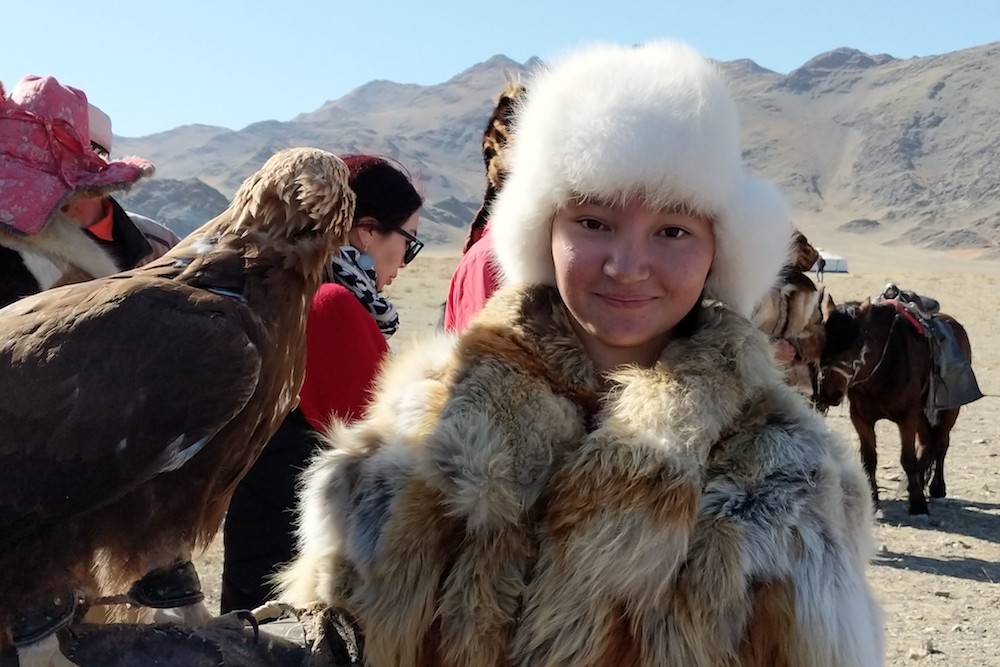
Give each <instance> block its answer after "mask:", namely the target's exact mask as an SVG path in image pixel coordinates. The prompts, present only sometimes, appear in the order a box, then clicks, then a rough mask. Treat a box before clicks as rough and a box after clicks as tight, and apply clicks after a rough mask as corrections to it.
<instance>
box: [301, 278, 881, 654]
mask: <svg viewBox="0 0 1000 667" xmlns="http://www.w3.org/2000/svg"><path fill="white" fill-rule="evenodd" d="M379 383H380V384H379V388H378V391H377V394H376V398H375V400H374V403H373V405H372V407H371V409H370V411H369V413H368V416H367V418H366V419H365V420H363V421H361V422H358V423H356V424H355V425H353V426H351V427H339V428H335V429H333V430H331V431H330V432H329V433H328V440H329V448H328V449H326V450H325V451H324V452H322V453H321V454H320V455H319V456H318V457H317V458H316V459H315V460H314V461H313V463H312V464H311V465H310V467H309V469H308V471H307V472H306V474H305V478H304V479H305V481H304V489H303V496H302V507H301V516H300V527H299V549H300V555H299V556H298V557H297V559H296V560H295V561H293V563H292V564H291V565H290V566H289V567H288V569H287V570H286V571H285V572H284V573H283V574H282V588H283V596H284V599H285V600H286V601H288V602H291V603H292V604H295V605H298V606H308V605H312V604H322V605H330V606H335V607H339V608H343V609H345V610H346V611H348V612H349V613H350V614H352V615H353V616H354V617H355V618H356V619H357V620H358V622H359V624H360V625H361V627H362V628H363V630H364V633H365V653H366V660H367V663H368V664H370V665H373V666H375V667H383V666H390V665H393V666H396V665H407V666H409V665H427V666H430V665H447V666H459V665H461V666H463V667H494V666H500V665H518V666H525V667H527V666H531V667H548V666H555V665H566V666H569V665H572V666H574V667H598V666H608V667H610V666H612V665H615V666H617V665H638V666H646V665H648V666H650V667H653V666H658V667H663V666H676V667H700V666H705V667H708V666H732V667H736V666H740V667H749V666H751V665H753V666H758V667H764V666H771V667H773V666H785V667H792V666H794V667H834V666H837V667H848V666H849V667H859V666H865V667H866V666H869V665H879V664H881V659H882V639H881V634H882V631H881V628H882V622H881V618H880V615H879V610H878V607H877V605H876V603H875V602H874V601H873V599H872V596H871V594H870V592H869V589H868V586H867V584H866V580H865V570H866V567H867V564H868V560H869V557H870V554H871V550H872V539H871V522H872V509H871V499H870V494H869V491H868V484H867V482H866V480H865V477H864V474H863V473H862V471H861V467H860V464H859V463H858V461H857V455H856V454H855V453H852V452H850V451H848V450H847V449H846V448H844V447H843V446H842V445H841V444H840V443H839V442H837V441H836V439H835V438H834V437H833V436H832V435H831V433H830V432H829V431H828V430H827V428H826V427H825V425H824V424H823V422H822V420H821V419H820V418H819V417H818V416H817V415H815V414H814V413H813V412H811V411H810V410H809V409H808V408H807V407H806V405H805V403H804V402H803V400H802V399H801V398H800V397H799V396H797V395H796V394H795V393H794V392H793V391H792V390H790V389H789V388H788V387H786V386H785V385H784V384H783V383H782V381H781V376H780V373H779V371H777V370H776V368H775V365H774V361H773V357H772V353H771V350H770V347H769V345H768V343H767V340H766V338H765V337H764V336H763V335H762V334H761V333H760V332H758V331H757V330H755V329H754V328H753V326H752V325H751V324H750V323H749V322H748V321H747V320H746V319H744V318H743V317H740V316H739V315H737V314H735V313H734V312H732V311H730V310H728V309H727V308H726V307H724V306H721V305H717V304H706V305H705V307H704V308H703V311H702V313H701V315H700V322H699V324H698V328H697V330H696V332H695V333H694V334H693V335H692V336H691V337H690V338H685V339H677V340H674V341H673V342H671V343H670V344H669V345H668V346H667V347H666V349H665V350H664V352H663V353H662V356H661V358H660V360H659V362H658V363H657V364H656V365H655V366H654V367H653V368H650V369H642V368H628V369H624V370H620V371H618V372H617V373H616V374H615V375H614V376H612V377H611V378H609V379H608V380H607V381H606V382H604V383H602V382H601V381H600V380H599V379H598V377H597V375H596V374H595V371H594V368H593V366H592V365H591V364H590V362H589V360H588V357H587V356H586V355H585V353H584V352H583V349H582V347H581V345H580V343H579V341H578V339H577V338H576V336H575V334H574V333H573V330H572V328H571V326H570V324H569V320H568V315H567V313H566V310H565V307H564V306H563V305H562V303H561V301H560V299H559V296H558V294H557V292H556V291H555V289H554V288H552V287H529V288H522V289H515V290H511V289H508V290H505V291H501V292H499V293H498V294H497V295H496V296H495V297H494V299H493V300H492V301H491V302H490V303H489V304H488V305H487V308H486V310H484V311H483V313H482V314H481V316H480V317H479V318H477V319H476V320H474V322H473V324H472V326H471V327H470V329H469V330H468V331H467V333H466V334H465V335H464V336H462V337H461V338H459V339H444V338H442V339H440V340H438V341H437V342H436V344H433V345H427V346H422V347H420V348H418V349H416V350H414V351H413V353H412V354H409V355H405V354H404V355H403V356H401V357H399V358H397V359H396V360H394V361H393V362H392V363H390V365H389V366H388V367H387V368H386V369H385V370H384V372H383V374H382V376H381V379H380V381H379Z"/></svg>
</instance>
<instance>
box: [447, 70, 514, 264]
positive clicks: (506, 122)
mask: <svg viewBox="0 0 1000 667" xmlns="http://www.w3.org/2000/svg"><path fill="white" fill-rule="evenodd" d="M523 97H524V85H523V84H521V82H520V81H516V80H509V81H507V84H506V85H505V86H504V89H503V91H501V92H500V97H499V99H497V104H496V107H495V108H494V109H493V113H492V114H491V115H490V119H489V121H488V122H487V123H486V129H484V130H483V164H484V166H485V167H486V192H484V193H483V203H482V204H481V205H480V206H479V210H478V211H477V212H476V217H475V218H474V219H473V220H472V224H471V225H470V226H469V235H468V238H466V240H465V246H464V247H463V249H462V252H465V251H467V250H468V249H469V248H471V247H472V246H473V245H474V244H475V243H476V241H478V240H479V237H480V236H482V234H483V230H484V229H485V228H486V223H487V222H488V220H489V209H490V205H491V204H492V203H493V200H494V199H495V198H496V196H497V192H498V191H499V190H500V186H502V185H503V182H504V179H505V178H506V176H507V163H506V161H505V160H504V153H505V152H506V148H507V142H508V141H510V137H511V133H512V129H511V124H512V123H513V121H514V112H515V111H516V110H517V105H518V104H520V103H521V102H522V101H523Z"/></svg>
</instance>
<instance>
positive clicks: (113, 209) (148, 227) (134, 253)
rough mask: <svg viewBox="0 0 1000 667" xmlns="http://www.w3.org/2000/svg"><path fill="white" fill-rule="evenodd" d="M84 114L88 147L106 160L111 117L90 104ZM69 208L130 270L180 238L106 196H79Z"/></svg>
mask: <svg viewBox="0 0 1000 667" xmlns="http://www.w3.org/2000/svg"><path fill="white" fill-rule="evenodd" d="M87 115H88V118H89V125H90V146H91V148H93V149H94V152H95V153H97V154H98V155H99V156H101V157H102V158H104V159H105V160H110V159H111V150H112V140H113V134H112V133H111V118H110V117H109V116H108V115H107V114H106V113H104V112H103V111H101V109H99V108H98V107H96V106H94V105H93V104H88V105H87ZM71 211H72V215H73V216H74V217H75V218H77V220H79V221H80V224H81V225H83V227H84V229H85V230H86V231H87V233H88V234H90V235H91V236H92V237H93V238H94V239H95V240H96V241H97V242H98V243H100V244H101V245H102V246H104V247H105V248H106V249H107V250H108V251H109V252H111V254H112V255H114V256H115V257H116V258H117V260H118V264H119V265H120V266H122V267H127V268H130V269H131V268H136V267H139V266H142V265H143V264H148V263H149V262H151V261H153V260H154V259H156V258H158V257H161V256H162V255H163V254H164V253H166V252H167V251H168V250H170V249H171V248H172V247H174V246H175V245H177V243H178V242H179V241H180V237H178V236H177V234H175V233H174V232H173V231H172V230H170V229H169V228H168V227H166V226H165V225H162V224H160V223H158V222H156V221H155V220H152V219H151V218H147V217H146V216H144V215H139V214H138V213H133V212H131V211H126V210H125V209H123V208H122V206H121V205H120V204H119V203H118V202H117V201H116V200H115V199H114V197H111V196H110V195H106V196H104V197H90V198H84V199H80V200H78V201H77V202H76V204H75V206H74V207H73V208H72V209H71ZM136 232H138V234H136Z"/></svg>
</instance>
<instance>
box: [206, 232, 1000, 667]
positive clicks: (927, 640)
mask: <svg viewBox="0 0 1000 667" xmlns="http://www.w3.org/2000/svg"><path fill="white" fill-rule="evenodd" d="M804 231H805V232H806V233H807V235H810V237H812V231H813V230H811V229H810V228H809V227H808V226H806V227H804ZM820 236H822V235H820ZM863 242H865V240H864V239H860V238H858V237H855V236H852V235H849V234H844V235H837V234H833V235H828V236H827V237H826V238H823V242H822V243H818V245H821V246H828V247H829V248H830V249H831V250H834V251H835V252H838V253H839V254H842V255H845V256H846V257H848V259H849V261H850V269H851V273H849V274H847V275H835V274H827V276H826V279H825V283H826V286H827V289H828V290H829V291H830V292H831V294H832V295H833V297H834V299H835V300H838V301H842V300H850V299H858V298H863V297H864V296H866V295H875V294H877V293H878V292H880V291H881V288H882V287H883V286H884V285H885V283H886V282H889V281H893V282H896V283H897V284H899V285H901V286H903V287H906V288H910V289H914V290H916V291H918V292H921V293H926V294H928V295H930V296H933V297H935V298H937V299H938V300H939V301H940V302H941V304H942V309H943V310H944V311H945V312H947V313H949V314H951V315H953V316H955V317H956V318H957V319H958V320H959V321H961V322H962V323H963V324H964V325H965V327H966V328H967V330H968V332H969V336H970V338H971V340H972V346H973V350H974V352H973V354H974V360H973V365H974V368H975V370H976V373H977V376H978V379H979V383H980V386H981V387H982V390H983V391H984V392H985V393H986V394H989V395H990V396H988V397H987V398H984V399H982V400H980V401H978V402H977V403H974V404H972V405H970V406H967V407H966V408H964V409H963V411H962V414H961V416H960V417H959V420H958V424H957V425H956V427H955V429H954V430H953V431H952V440H951V444H952V447H951V450H950V454H949V458H948V463H947V464H946V473H947V475H946V476H947V482H948V496H949V497H948V498H947V499H944V500H942V501H935V502H933V503H932V505H931V512H932V514H931V516H930V518H929V519H923V520H913V519H911V518H909V517H908V516H907V514H906V503H905V490H903V489H901V488H900V480H901V479H903V475H902V469H901V468H900V466H899V463H898V460H899V441H898V435H897V434H896V432H895V427H894V426H892V425H891V424H888V423H885V422H883V423H882V424H880V427H879V443H880V445H879V450H878V451H879V455H880V465H879V481H880V486H882V487H883V491H882V498H883V509H884V516H883V518H882V519H881V520H880V521H879V523H878V525H877V526H876V539H877V544H878V553H877V554H876V556H875V558H874V561H873V564H872V568H871V580H872V582H873V586H874V588H875V590H876V592H877V594H878V596H879V598H880V599H881V601H882V603H883V605H884V608H885V628H886V636H887V645H886V665H890V666H902V665H914V664H934V665H948V666H949V667H973V666H975V667H981V666H993V665H995V666H1000V629H998V628H1000V458H998V455H1000V426H998V425H997V424H998V419H997V417H996V415H997V414H998V413H1000V400H998V399H997V395H1000V308H998V305H1000V296H998V294H1000V262H984V261H973V260H971V259H969V258H968V256H961V255H945V254H942V253H931V252H924V251H920V250H914V249H905V250H902V249H898V248H888V247H885V246H876V247H866V246H864V245H862V243H863ZM456 262H457V252H455V251H449V250H443V249H434V248H428V249H427V250H425V252H424V253H423V254H422V255H421V256H420V258H419V259H418V260H417V261H416V262H414V264H413V265H412V266H411V267H410V268H408V269H406V270H405V271H403V272H401V274H400V276H399V277H398V278H397V282H396V284H395V285H393V286H391V288H390V290H389V293H390V296H391V297H392V298H393V299H394V301H395V303H396V305H397V307H398V308H399V310H400V316H401V319H402V329H401V332H400V334H398V335H397V337H396V339H395V340H394V346H398V345H402V344H406V342H407V341H406V339H407V338H412V337H413V336H414V335H419V334H423V333H426V332H428V331H431V330H432V329H433V327H434V325H435V323H436V321H437V318H438V315H439V310H438V309H439V305H440V303H441V302H442V300H443V299H444V295H445V293H446V289H447V283H448V278H449V277H450V274H451V270H452V268H453V267H454V265H455V263H456ZM827 419H828V422H829V424H830V425H831V427H832V428H833V429H834V430H835V431H836V432H837V433H839V434H841V435H842V436H843V437H845V438H847V439H848V440H849V441H850V442H852V443H855V446H856V437H855V435H854V433H853V430H852V428H851V425H850V422H849V420H848V418H847V411H846V408H833V409H832V410H831V411H830V413H829V415H828V417H827ZM219 562H220V555H219V548H218V545H214V546H213V548H212V549H210V550H209V552H208V553H207V554H205V555H204V556H203V558H202V559H201V561H200V562H199V571H200V572H201V575H202V581H203V583H204V584H205V586H206V590H207V593H208V595H209V598H210V603H211V604H213V605H215V604H216V603H217V600H218V577H219Z"/></svg>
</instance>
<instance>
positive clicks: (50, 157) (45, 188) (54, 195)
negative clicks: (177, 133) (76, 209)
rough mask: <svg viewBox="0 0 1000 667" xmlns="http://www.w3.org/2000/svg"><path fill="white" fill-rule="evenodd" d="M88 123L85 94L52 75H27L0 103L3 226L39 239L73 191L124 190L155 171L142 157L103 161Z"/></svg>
mask: <svg viewBox="0 0 1000 667" xmlns="http://www.w3.org/2000/svg"><path fill="white" fill-rule="evenodd" d="M88 123H89V116H88V110H87V96H86V94H84V92H83V91H81V90H78V89H76V88H72V87H70V86H64V85H62V84H61V83H59V82H58V81H56V79H55V78H53V77H51V76H46V77H37V76H26V77H24V79H22V80H21V81H20V83H18V84H17V86H16V87H15V88H14V90H13V91H11V94H10V96H9V97H6V98H3V99H0V225H3V226H4V227H6V228H8V229H12V230H14V231H17V232H21V233H23V234H35V233H37V232H38V231H40V230H41V229H42V228H43V227H45V225H46V223H47V222H48V221H49V218H50V216H51V215H52V214H53V213H54V212H55V211H56V209H57V208H59V207H60V206H62V205H63V203H64V202H65V201H66V200H67V199H68V198H69V196H70V195H71V194H73V193H74V192H78V191H91V192H95V193H104V192H111V191H114V190H122V189H124V188H126V187H127V186H128V185H130V184H132V183H134V182H135V181H137V180H139V178H141V177H142V176H145V175H148V174H151V173H152V172H153V165H152V163H150V162H147V161H146V160H140V159H139V158H125V159H123V160H116V161H114V162H106V161H105V160H103V159H102V158H101V157H100V156H98V155H97V153H95V152H94V151H93V150H92V149H91V147H90V130H89V125H88Z"/></svg>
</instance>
